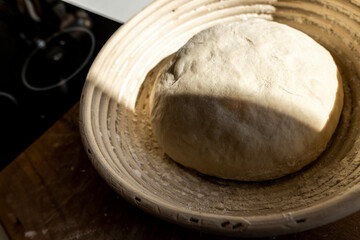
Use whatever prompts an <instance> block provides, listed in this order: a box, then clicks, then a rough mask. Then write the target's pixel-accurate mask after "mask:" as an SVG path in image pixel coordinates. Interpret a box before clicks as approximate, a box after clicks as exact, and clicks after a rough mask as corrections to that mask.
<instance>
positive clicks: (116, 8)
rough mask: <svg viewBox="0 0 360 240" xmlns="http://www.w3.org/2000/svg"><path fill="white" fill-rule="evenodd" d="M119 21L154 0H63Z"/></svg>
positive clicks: (127, 18) (122, 20)
mask: <svg viewBox="0 0 360 240" xmlns="http://www.w3.org/2000/svg"><path fill="white" fill-rule="evenodd" d="M63 1H64V2H67V3H70V4H73V5H75V6H78V7H81V8H83V9H85V10H88V11H91V12H94V13H97V14H99V15H102V16H104V17H107V18H110V19H112V20H115V21H118V22H126V21H128V20H129V19H130V18H131V17H132V16H134V15H135V14H136V13H138V12H139V11H140V10H142V9H143V8H144V7H146V6H147V5H149V4H150V3H151V2H152V0H131V1H129V0H63Z"/></svg>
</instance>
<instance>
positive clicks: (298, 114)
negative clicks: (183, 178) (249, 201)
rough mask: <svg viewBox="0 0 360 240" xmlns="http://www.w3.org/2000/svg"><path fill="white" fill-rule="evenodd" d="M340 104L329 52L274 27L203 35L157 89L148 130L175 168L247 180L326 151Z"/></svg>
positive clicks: (252, 23)
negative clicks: (175, 165) (191, 169)
mask: <svg viewBox="0 0 360 240" xmlns="http://www.w3.org/2000/svg"><path fill="white" fill-rule="evenodd" d="M342 104H343V91H342V83H341V79H340V77H339V75H338V71H337V67H336V64H335V63H334V60H333V58H332V57H331V55H330V54H329V52H328V51H327V50H325V49H324V48H323V47H322V46H320V45H319V44H318V43H316V42H315V41H314V40H312V39H311V38H310V37H309V36H307V35H305V34H304V33H302V32H300V31H298V30H295V29H293V28H291V27H288V26H286V25H283V24H279V23H276V22H270V21H266V20H248V21H244V22H238V23H230V24H223V25H217V26H215V27H212V28H209V29H207V30H204V31H202V32H200V33H198V34H197V35H195V36H194V37H193V38H192V39H190V40H189V41H188V42H187V43H186V45H184V46H183V47H182V48H181V49H180V50H179V51H178V52H177V53H176V54H175V56H174V57H173V58H172V60H171V61H170V62H169V63H168V64H167V65H166V67H165V68H164V69H163V71H162V73H161V74H159V76H158V77H157V80H156V82H155V85H154V88H153V92H152V95H151V98H150V107H151V113H150V114H151V122H152V127H153V131H154V134H155V136H156V138H157V140H158V141H159V144H160V145H161V147H162V148H163V150H164V151H165V153H167V154H168V155H169V156H170V157H171V158H172V159H173V160H175V161H176V162H178V163H180V164H182V165H184V166H187V167H190V168H193V169H196V170H198V171H199V172H202V173H205V174H209V175H213V176H217V177H221V178H226V179H236V180H244V181H260V180H268V179H274V178H278V177H281V176H284V175H286V174H289V173H292V172H295V171H297V170H299V169H301V168H302V167H304V166H305V165H307V164H308V163H310V162H312V161H313V160H315V159H316V158H317V157H318V156H319V155H320V154H321V152H322V151H324V149H325V148H326V146H327V144H328V142H329V140H330V138H331V136H332V134H333V132H334V130H335V128H336V126H337V123H338V121H339V117H340V114H341V109H342Z"/></svg>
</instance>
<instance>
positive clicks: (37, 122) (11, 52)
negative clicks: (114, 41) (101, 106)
mask: <svg viewBox="0 0 360 240" xmlns="http://www.w3.org/2000/svg"><path fill="white" fill-rule="evenodd" d="M120 25H121V24H120V23H117V22H114V21H112V20H109V19H106V18H104V17H101V16H98V15H96V14H93V13H91V12H88V11H85V10H83V9H80V8H77V7H74V6H72V5H69V4H66V3H64V2H61V1H58V0H0V74H1V77H0V170H1V169H2V168H3V167H4V166H6V165H7V164H8V163H9V162H11V160H12V159H14V158H15V157H16V156H17V155H18V154H19V153H21V152H22V151H23V150H24V149H25V148H26V147H27V146H28V145H29V144H31V143H32V142H33V141H34V140H36V138H38V137H39V136H40V135H41V134H42V133H43V132H44V131H45V130H46V129H47V128H49V127H50V126H51V125H52V124H53V123H54V122H55V121H56V120H57V119H59V118H60V117H61V116H62V115H63V114H64V113H65V112H66V111H67V110H68V109H69V108H70V107H71V106H73V105H74V104H75V103H76V102H77V101H78V100H79V99H80V94H81V90H82V86H83V84H84V81H85V78H86V75H87V72H88V70H89V68H90V65H91V63H92V61H93V60H94V58H95V57H96V54H97V53H98V51H99V50H100V49H101V47H102V46H103V45H104V43H105V42H106V41H107V39H108V38H109V37H110V36H111V35H112V33H113V32H114V31H115V30H116V29H117V28H119V27H120ZM54 144H56V143H54Z"/></svg>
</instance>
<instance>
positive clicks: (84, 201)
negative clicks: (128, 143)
mask: <svg viewBox="0 0 360 240" xmlns="http://www.w3.org/2000/svg"><path fill="white" fill-rule="evenodd" d="M78 112H79V105H78V104H76V105H75V106H74V107H73V108H72V109H71V110H70V111H69V112H68V113H67V114H65V115H64V116H63V117H62V118H61V119H60V120H59V121H58V122H57V123H56V124H55V125H54V126H52V127H51V128H50V129H49V130H48V131H47V132H46V133H45V134H44V135H42V136H41V137H40V138H39V139H38V140H37V141H36V142H34V143H33V144H32V145H31V146H30V147H29V148H28V149H27V150H25V151H24V152H23V153H22V154H20V155H19V156H18V157H17V158H16V159H15V160H14V161H13V162H12V163H11V164H10V165H9V166H7V167H6V168H5V169H4V170H2V171H1V172H0V221H1V223H2V224H3V226H4V228H5V230H6V232H7V233H8V235H9V237H10V239H61V240H71V239H228V238H226V237H222V236H215V235H210V234H207V233H202V232H199V231H193V230H189V229H185V228H182V227H179V226H176V225H174V224H171V223H167V222H164V221H162V220H160V219H157V218H155V217H153V216H150V215H148V214H147V213H144V212H142V211H141V210H139V209H137V208H136V207H134V206H132V205H130V204H129V203H128V202H126V201H125V200H123V199H122V198H121V197H119V196H118V195H117V194H116V193H115V192H114V191H113V190H112V189H111V188H110V187H109V186H108V185H107V184H106V183H105V182H104V181H103V180H102V179H101V178H100V177H99V175H98V174H97V172H96V171H95V170H94V168H93V166H92V165H91V164H90V161H89V160H88V158H87V155H86V153H85V151H84V149H83V146H82V143H81V139H80V133H79V129H78ZM263 239H269V240H270V239H281V240H290V239H307V240H315V239H316V240H321V239H324V240H325V239H326V240H335V239H337V240H339V239H340V240H341V239H347V240H355V239H356V240H358V239H360V212H357V213H355V214H353V215H351V216H349V217H347V218H344V219H342V220H340V221H337V222H335V223H332V224H329V225H326V226H323V227H320V228H317V229H313V230H310V231H306V232H302V233H298V234H293V235H287V236H277V237H268V238H263Z"/></svg>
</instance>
